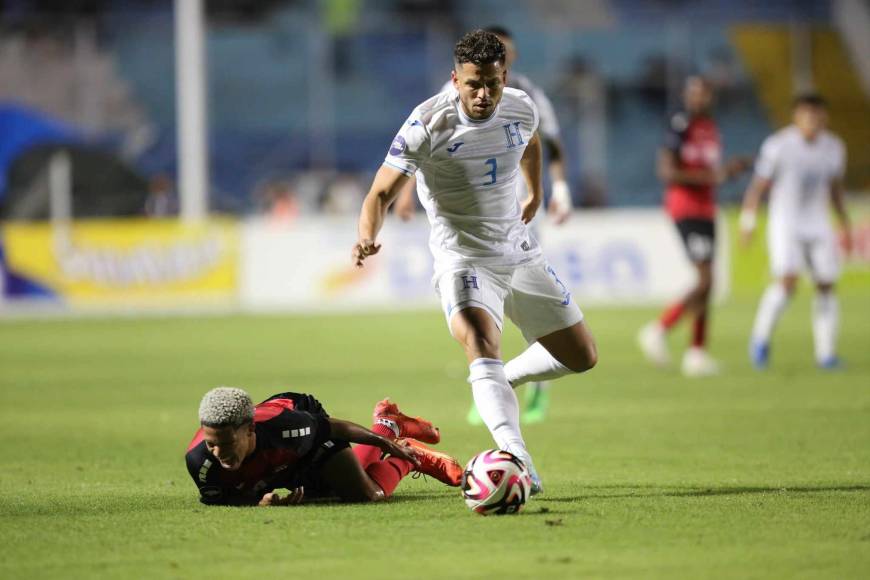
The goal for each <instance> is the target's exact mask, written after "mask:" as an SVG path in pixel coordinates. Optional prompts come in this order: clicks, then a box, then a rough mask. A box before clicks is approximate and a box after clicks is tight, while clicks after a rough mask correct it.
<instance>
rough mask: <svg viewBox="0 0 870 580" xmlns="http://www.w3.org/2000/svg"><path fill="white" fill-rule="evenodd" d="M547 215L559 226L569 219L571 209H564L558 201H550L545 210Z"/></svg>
mask: <svg viewBox="0 0 870 580" xmlns="http://www.w3.org/2000/svg"><path fill="white" fill-rule="evenodd" d="M547 213H549V214H550V219H551V220H552V222H553V223H554V224H556V225H557V226H559V225H562V224H563V223H565V222H566V221H568V218H569V217H571V208H566V207H564V206H563V205H562V204H560V203H559V202H558V201H555V200H550V207H548V208H547Z"/></svg>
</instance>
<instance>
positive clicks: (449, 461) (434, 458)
mask: <svg viewBox="0 0 870 580" xmlns="http://www.w3.org/2000/svg"><path fill="white" fill-rule="evenodd" d="M399 442H400V443H401V444H403V445H407V446H408V447H412V448H413V449H414V456H415V457H416V458H417V461H419V462H420V467H417V468H415V469H414V471H416V472H417V473H422V474H423V475H428V476H430V477H434V478H435V479H437V480H438V481H440V482H441V483H444V484H446V485H449V486H450V487H459V484H460V483H461V481H462V471H463V469H462V466H461V465H460V464H459V462H458V461H456V459H454V458H453V457H451V456H449V455H447V454H446V453H441V452H440V451H435V450H434V449H432V448H431V447H427V446H425V445H423V444H422V443H420V442H419V441H417V440H416V439H400V440H399Z"/></svg>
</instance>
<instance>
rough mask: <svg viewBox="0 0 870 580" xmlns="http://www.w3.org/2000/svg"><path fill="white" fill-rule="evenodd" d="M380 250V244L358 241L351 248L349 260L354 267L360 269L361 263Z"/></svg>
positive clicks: (371, 241) (372, 241)
mask: <svg viewBox="0 0 870 580" xmlns="http://www.w3.org/2000/svg"><path fill="white" fill-rule="evenodd" d="M380 249H381V244H376V243H375V241H374V240H360V241H359V242H357V243H356V245H354V247H353V251H352V252H351V258H352V259H353V263H354V266H356V267H357V268H362V266H363V261H365V259H366V258H368V257H369V256H373V255H375V254H377V253H378V252H379V251H380Z"/></svg>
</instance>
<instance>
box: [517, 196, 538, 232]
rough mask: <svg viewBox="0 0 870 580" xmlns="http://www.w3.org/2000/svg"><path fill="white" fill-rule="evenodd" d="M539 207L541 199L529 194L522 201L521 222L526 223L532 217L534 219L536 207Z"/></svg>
mask: <svg viewBox="0 0 870 580" xmlns="http://www.w3.org/2000/svg"><path fill="white" fill-rule="evenodd" d="M539 207H541V200H540V199H538V198H536V197H535V196H533V195H530V196H529V198H528V199H527V200H526V201H525V202H524V203H523V217H522V220H523V223H524V224H526V225H528V224H529V223H530V222H531V221H532V220H533V219H535V214H536V213H538V208H539Z"/></svg>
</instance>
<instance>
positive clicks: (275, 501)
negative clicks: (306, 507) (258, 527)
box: [259, 487, 305, 507]
mask: <svg viewBox="0 0 870 580" xmlns="http://www.w3.org/2000/svg"><path fill="white" fill-rule="evenodd" d="M303 497H305V488H303V487H297V488H296V489H294V490H293V491H291V492H290V493H289V494H287V495H285V496H283V497H282V496H281V495H279V494H277V493H275V492H270V493H267V494H266V495H264V496H263V498H262V499H261V500H260V504H259V505H260V506H261V507H267V506H285V505H299V504H300V503H302V498H303Z"/></svg>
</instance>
